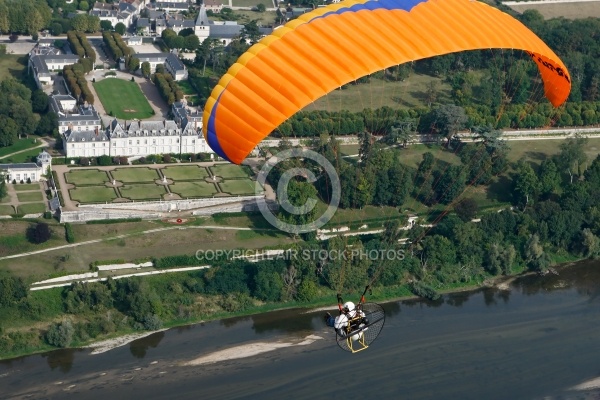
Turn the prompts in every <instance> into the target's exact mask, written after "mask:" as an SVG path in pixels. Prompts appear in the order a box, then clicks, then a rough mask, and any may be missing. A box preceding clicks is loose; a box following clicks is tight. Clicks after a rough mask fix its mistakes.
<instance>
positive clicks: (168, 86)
mask: <svg viewBox="0 0 600 400" xmlns="http://www.w3.org/2000/svg"><path fill="white" fill-rule="evenodd" d="M152 81H153V82H154V85H156V87H157V88H158V92H159V93H160V95H161V96H162V98H163V99H164V100H165V101H166V102H167V103H168V104H169V105H172V104H173V103H175V102H176V101H179V100H181V99H183V91H182V90H181V89H180V88H179V85H177V82H175V80H174V79H173V77H172V76H171V75H170V74H161V73H156V74H154V76H153V80H152Z"/></svg>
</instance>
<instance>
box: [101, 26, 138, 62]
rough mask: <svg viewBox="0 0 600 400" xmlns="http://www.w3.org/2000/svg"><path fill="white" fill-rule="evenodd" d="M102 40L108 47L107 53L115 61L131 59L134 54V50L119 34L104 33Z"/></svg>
mask: <svg viewBox="0 0 600 400" xmlns="http://www.w3.org/2000/svg"><path fill="white" fill-rule="evenodd" d="M102 40H103V41H104V44H105V45H106V49H107V52H108V53H109V54H110V55H111V56H112V58H114V60H115V61H117V60H118V59H119V58H121V57H129V56H130V55H132V54H133V49H132V48H131V47H128V46H127V45H126V44H125V42H124V41H123V38H122V37H121V35H119V34H118V33H117V32H109V31H104V32H102Z"/></svg>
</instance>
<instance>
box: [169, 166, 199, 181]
mask: <svg viewBox="0 0 600 400" xmlns="http://www.w3.org/2000/svg"><path fill="white" fill-rule="evenodd" d="M162 173H163V175H164V176H166V177H167V179H173V180H176V181H180V180H181V181H192V180H198V179H204V178H206V177H208V176H209V175H208V172H207V171H206V168H204V167H199V166H197V165H190V166H176V167H166V168H163V169H162Z"/></svg>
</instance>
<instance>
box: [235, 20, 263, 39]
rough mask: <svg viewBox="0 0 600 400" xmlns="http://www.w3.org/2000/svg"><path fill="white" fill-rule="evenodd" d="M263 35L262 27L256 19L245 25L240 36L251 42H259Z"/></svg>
mask: <svg viewBox="0 0 600 400" xmlns="http://www.w3.org/2000/svg"><path fill="white" fill-rule="evenodd" d="M261 36H262V34H261V33H260V29H259V27H258V23H257V22H256V20H252V21H250V22H248V23H247V24H246V25H244V27H243V28H242V31H241V32H240V38H241V39H242V40H243V41H247V42H248V43H250V44H254V43H256V42H258V41H259V40H260V38H261Z"/></svg>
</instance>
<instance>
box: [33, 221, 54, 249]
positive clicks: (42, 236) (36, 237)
mask: <svg viewBox="0 0 600 400" xmlns="http://www.w3.org/2000/svg"><path fill="white" fill-rule="evenodd" d="M50 236H52V231H51V230H50V226H48V224H47V223H45V222H38V223H37V224H35V225H31V226H30V227H29V228H27V239H28V240H29V241H30V242H31V243H35V244H41V243H44V242H47V241H48V240H50Z"/></svg>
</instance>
